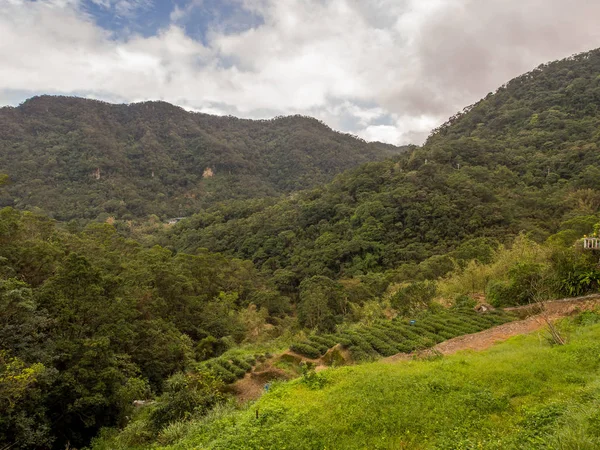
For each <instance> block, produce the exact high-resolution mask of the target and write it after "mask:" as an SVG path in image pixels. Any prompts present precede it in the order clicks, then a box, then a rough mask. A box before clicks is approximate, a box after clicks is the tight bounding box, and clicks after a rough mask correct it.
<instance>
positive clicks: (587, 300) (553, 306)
mask: <svg viewBox="0 0 600 450" xmlns="http://www.w3.org/2000/svg"><path fill="white" fill-rule="evenodd" d="M599 304H600V295H598V294H594V295H589V296H586V297H579V298H566V299H562V300H554V301H549V302H545V303H544V310H543V312H542V313H540V314H536V315H533V316H531V317H527V318H526V319H523V320H518V321H515V322H509V323H505V324H503V325H499V326H497V327H494V328H489V329H487V330H483V331H480V332H479V333H473V334H467V335H464V336H459V337H455V338H453V339H449V340H447V341H444V342H441V343H440V344H438V345H436V346H435V347H433V348H432V349H428V350H425V351H424V352H421V353H420V354H421V355H423V354H427V353H433V352H439V353H441V354H442V355H451V354H452V353H456V352H459V351H461V350H475V351H480V350H485V349H487V348H489V347H491V346H492V345H494V344H496V343H497V342H502V341H505V340H507V339H508V338H510V337H513V336H517V335H519V334H527V333H531V332H533V331H535V330H538V329H540V328H543V327H545V326H546V321H545V320H544V317H546V318H547V319H548V320H550V321H554V320H557V319H560V318H563V317H567V316H571V315H573V314H576V313H578V312H580V311H584V310H590V309H593V308H595V307H597V306H598V305H599ZM534 308H539V305H533V306H529V305H528V306H521V307H517V308H506V310H507V311H514V312H519V311H521V312H523V313H527V311H528V310H531V311H535V310H534ZM414 356H416V355H415V354H414V353H410V354H407V353H398V354H397V355H393V356H390V357H388V358H384V359H383V361H384V362H395V361H403V360H408V359H412V358H413V357H414Z"/></svg>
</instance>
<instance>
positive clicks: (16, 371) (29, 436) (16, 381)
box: [0, 350, 53, 449]
mask: <svg viewBox="0 0 600 450" xmlns="http://www.w3.org/2000/svg"><path fill="white" fill-rule="evenodd" d="M45 375H46V368H45V367H44V365H42V364H40V363H35V364H31V365H28V364H26V363H25V362H24V361H23V360H21V359H19V358H16V357H13V356H10V354H9V353H8V352H7V351H5V350H0V443H3V444H9V445H11V446H14V447H15V448H23V449H26V448H33V447H45V446H48V445H50V444H52V441H53V439H52V435H51V433H50V424H49V423H48V421H47V420H46V419H45V417H44V413H45V411H44V410H43V409H41V410H40V409H39V402H40V400H41V392H40V387H41V386H42V385H43V384H44V376H45Z"/></svg>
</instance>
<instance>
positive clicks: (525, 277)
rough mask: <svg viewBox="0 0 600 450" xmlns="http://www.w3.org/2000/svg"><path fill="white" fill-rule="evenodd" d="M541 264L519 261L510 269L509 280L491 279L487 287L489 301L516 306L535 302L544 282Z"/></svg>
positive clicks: (500, 304) (496, 304)
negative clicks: (538, 290)
mask: <svg viewBox="0 0 600 450" xmlns="http://www.w3.org/2000/svg"><path fill="white" fill-rule="evenodd" d="M542 270H543V267H542V266H541V265H540V264H532V263H517V264H516V265H515V266H513V267H512V268H511V269H510V270H509V271H508V280H507V281H491V282H490V284H489V285H488V287H487V291H486V295H487V299H488V302H489V303H490V304H492V305H494V306H516V305H525V304H528V303H533V302H534V301H535V296H536V292H537V288H538V286H539V285H540V283H541V282H542V274H541V272H542Z"/></svg>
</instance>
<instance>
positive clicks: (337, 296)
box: [298, 276, 347, 331]
mask: <svg viewBox="0 0 600 450" xmlns="http://www.w3.org/2000/svg"><path fill="white" fill-rule="evenodd" d="M346 312H347V301H346V298H345V296H344V293H343V291H342V286H341V285H340V284H339V283H336V282H335V281H333V280H331V279H329V278H327V277H324V276H313V277H311V278H307V279H305V280H304V281H303V282H302V283H301V284H300V302H299V304H298V320H299V321H300V324H302V325H304V326H306V327H308V328H315V329H318V330H320V331H331V330H333V328H334V327H335V323H336V316H337V315H342V314H344V313H346Z"/></svg>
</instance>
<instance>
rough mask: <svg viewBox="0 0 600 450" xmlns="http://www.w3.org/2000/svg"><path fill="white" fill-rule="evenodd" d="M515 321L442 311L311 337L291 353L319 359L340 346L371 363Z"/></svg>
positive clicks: (507, 316) (490, 314)
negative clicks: (410, 318) (380, 358)
mask: <svg viewBox="0 0 600 450" xmlns="http://www.w3.org/2000/svg"><path fill="white" fill-rule="evenodd" d="M515 318H516V317H514V316H513V315H511V314H509V313H506V312H503V311H491V312H487V313H485V314H481V313H478V312H476V311H473V310H471V309H459V310H452V311H449V310H448V311H440V312H437V313H435V314H430V315H427V316H425V317H423V318H421V319H418V320H412V321H409V320H406V319H395V320H388V321H381V322H377V323H375V324H373V325H372V326H362V327H355V328H352V329H350V330H347V331H343V332H339V333H335V334H328V335H312V336H310V337H309V338H308V339H306V340H305V341H302V342H298V343H295V344H293V345H292V346H291V347H290V350H292V351H293V352H294V353H297V354H299V355H302V356H305V357H307V358H311V359H316V358H319V357H321V356H323V355H324V354H325V353H326V352H327V351H328V350H329V349H330V348H332V347H334V346H335V345H337V344H341V345H342V347H343V348H345V349H347V350H349V351H350V353H351V356H352V358H353V359H354V360H355V361H368V360H374V359H377V358H379V357H387V356H391V355H395V354H397V353H410V352H413V351H415V350H423V349H426V348H430V347H433V346H434V345H436V344H439V343H440V342H443V341H445V340H448V339H452V338H454V337H457V336H462V335H465V334H471V333H477V332H479V331H482V330H485V329H488V328H491V327H494V326H497V325H502V324H504V323H507V322H510V321H512V320H515Z"/></svg>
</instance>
